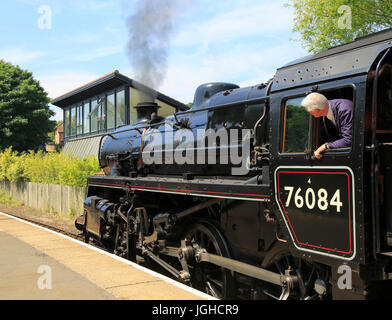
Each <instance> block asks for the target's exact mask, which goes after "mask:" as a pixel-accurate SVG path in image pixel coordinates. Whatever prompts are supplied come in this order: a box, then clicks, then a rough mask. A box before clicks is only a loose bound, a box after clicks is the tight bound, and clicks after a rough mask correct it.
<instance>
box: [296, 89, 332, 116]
mask: <svg viewBox="0 0 392 320" xmlns="http://www.w3.org/2000/svg"><path fill="white" fill-rule="evenodd" d="M301 105H302V106H303V107H304V108H305V109H306V111H307V112H312V111H314V110H316V109H318V110H324V109H325V108H327V107H328V99H327V98H326V97H325V96H324V95H322V94H321V93H317V92H313V93H311V94H309V95H308V96H307V97H306V98H305V99H303V100H302V103H301Z"/></svg>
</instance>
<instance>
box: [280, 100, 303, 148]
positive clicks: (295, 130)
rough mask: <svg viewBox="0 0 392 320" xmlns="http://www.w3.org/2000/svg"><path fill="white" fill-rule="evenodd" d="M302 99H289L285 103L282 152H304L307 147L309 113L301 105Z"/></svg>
mask: <svg viewBox="0 0 392 320" xmlns="http://www.w3.org/2000/svg"><path fill="white" fill-rule="evenodd" d="M303 99H304V98H303V97H300V98H295V99H289V100H287V101H286V103H285V106H284V110H283V119H282V120H283V121H282V124H283V126H282V129H283V132H282V141H281V152H282V153H304V152H305V150H307V149H309V128H310V114H309V113H308V112H306V110H305V108H304V107H302V106H301V102H302V100H303Z"/></svg>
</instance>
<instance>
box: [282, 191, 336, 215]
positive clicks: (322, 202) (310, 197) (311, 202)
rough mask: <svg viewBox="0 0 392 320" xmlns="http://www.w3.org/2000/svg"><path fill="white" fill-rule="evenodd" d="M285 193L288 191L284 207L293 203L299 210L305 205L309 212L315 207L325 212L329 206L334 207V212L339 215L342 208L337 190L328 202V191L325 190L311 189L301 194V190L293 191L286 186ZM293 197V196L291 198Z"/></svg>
mask: <svg viewBox="0 0 392 320" xmlns="http://www.w3.org/2000/svg"><path fill="white" fill-rule="evenodd" d="M284 190H285V191H288V196H287V200H286V204H285V207H286V208H288V207H290V206H291V205H292V203H294V205H295V206H296V207H297V208H298V209H301V208H303V207H304V206H305V205H306V207H307V208H308V209H309V210H312V209H314V208H315V207H316V205H317V207H318V209H320V210H321V211H326V210H328V208H329V207H330V206H333V207H336V212H337V213H340V211H341V208H342V207H343V202H342V201H341V200H340V189H337V190H336V191H335V193H334V194H333V196H332V198H331V199H330V200H329V197H328V196H329V195H328V191H327V190H326V189H323V188H321V189H319V190H317V191H315V190H313V188H308V189H306V191H305V192H302V189H301V188H298V189H295V187H291V186H286V187H284ZM293 195H294V196H293Z"/></svg>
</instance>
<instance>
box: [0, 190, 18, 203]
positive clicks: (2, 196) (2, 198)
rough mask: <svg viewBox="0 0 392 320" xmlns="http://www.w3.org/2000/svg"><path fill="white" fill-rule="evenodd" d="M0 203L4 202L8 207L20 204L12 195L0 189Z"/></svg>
mask: <svg viewBox="0 0 392 320" xmlns="http://www.w3.org/2000/svg"><path fill="white" fill-rule="evenodd" d="M0 204H4V205H6V206H7V207H16V206H18V205H20V203H19V202H18V201H15V200H13V199H12V197H11V196H10V195H8V194H6V193H5V192H4V191H1V190H0Z"/></svg>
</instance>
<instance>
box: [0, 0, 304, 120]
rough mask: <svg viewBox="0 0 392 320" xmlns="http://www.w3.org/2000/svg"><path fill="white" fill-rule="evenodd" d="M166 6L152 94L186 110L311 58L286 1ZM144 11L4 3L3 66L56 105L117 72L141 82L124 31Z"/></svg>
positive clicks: (124, 3)
mask: <svg viewBox="0 0 392 320" xmlns="http://www.w3.org/2000/svg"><path fill="white" fill-rule="evenodd" d="M142 1H157V0H142ZM158 1H163V0H158ZM165 1H173V3H176V6H175V8H176V10H175V14H173V15H171V19H172V21H173V24H172V30H171V33H170V35H169V36H168V37H167V39H166V40H165V50H167V63H166V66H165V67H163V68H162V70H160V71H162V72H161V74H162V76H161V79H160V81H159V83H160V84H159V87H156V88H154V89H156V90H158V91H159V92H161V93H164V94H166V95H168V96H170V97H172V98H174V99H177V100H179V101H181V102H183V103H189V102H192V101H193V95H194V92H195V90H196V88H197V87H198V86H199V85H201V84H203V83H207V82H230V83H235V84H238V85H240V86H241V87H244V86H249V85H256V84H259V83H262V82H266V81H268V80H269V79H270V78H272V77H273V76H274V74H275V71H276V69H277V68H279V67H281V66H283V65H285V64H287V63H288V62H290V61H292V60H295V59H298V58H301V57H303V56H306V55H308V53H307V51H306V50H305V49H303V48H302V46H301V44H300V42H299V41H298V39H299V35H298V34H294V33H293V32H292V28H293V25H294V15H293V11H292V9H291V8H287V7H285V6H284V3H286V2H287V1H286V0H274V1H271V0H216V1H211V0H165ZM138 5H139V1H138V0H111V1H109V0H83V1H80V0H67V1H64V0H62V1H61V0H42V1H41V0H2V1H1V2H0V31H1V32H0V43H1V45H0V59H3V60H5V61H7V62H11V63H12V64H15V65H19V66H20V67H21V68H22V69H26V70H28V71H30V72H32V73H33V76H34V78H35V79H36V80H38V81H39V82H40V84H41V86H42V87H43V88H44V89H45V91H46V92H47V93H48V95H49V97H50V98H52V99H53V98H56V97H58V96H60V95H62V94H64V93H66V92H68V91H70V90H73V89H75V88H77V87H79V86H82V85H83V84H85V83H87V82H90V81H93V80H94V79H96V78H99V77H101V76H103V75H105V74H107V73H110V72H112V71H114V70H118V71H119V72H120V73H122V74H124V75H126V76H128V77H130V78H132V79H135V80H138V79H137V78H136V77H135V75H136V70H135V67H134V65H132V64H131V60H130V59H129V55H128V54H127V53H128V51H127V43H128V41H129V38H130V36H131V33H130V32H129V27H128V26H127V23H126V21H127V18H128V17H129V16H132V15H134V13H135V12H137V8H138ZM162 14H165V12H164V11H162ZM148 27H149V25H147V26H146V28H148ZM51 108H52V110H53V111H55V112H56V115H55V116H54V118H53V119H56V120H61V119H62V111H61V109H59V108H57V107H54V106H52V105H51Z"/></svg>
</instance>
